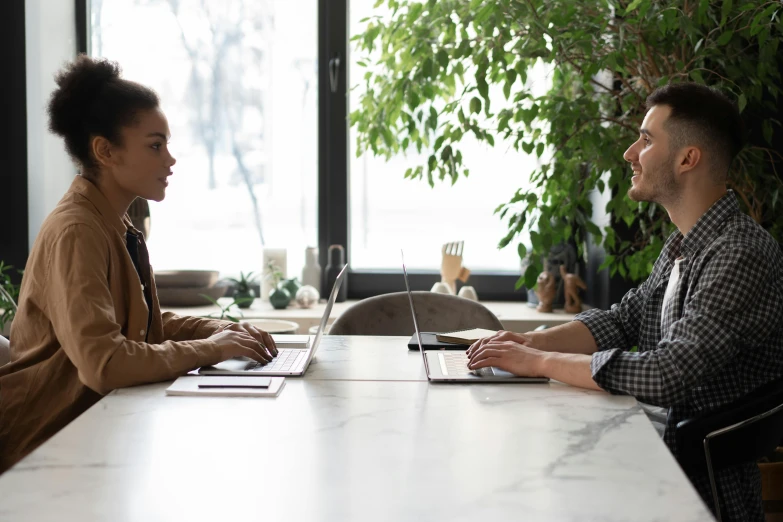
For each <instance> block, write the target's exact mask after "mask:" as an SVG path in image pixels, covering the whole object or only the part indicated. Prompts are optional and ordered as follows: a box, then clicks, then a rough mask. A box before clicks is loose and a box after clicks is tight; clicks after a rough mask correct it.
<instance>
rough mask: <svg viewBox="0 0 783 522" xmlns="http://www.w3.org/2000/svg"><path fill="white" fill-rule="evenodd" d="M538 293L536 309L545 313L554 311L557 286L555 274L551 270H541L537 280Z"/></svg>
mask: <svg viewBox="0 0 783 522" xmlns="http://www.w3.org/2000/svg"><path fill="white" fill-rule="evenodd" d="M536 282H537V284H536V295H537V296H538V306H537V307H536V310H538V311H539V312H544V313H552V303H553V302H554V300H555V294H556V293H557V288H555V276H553V275H552V274H550V273H549V272H541V274H539V276H538V279H537V280H536Z"/></svg>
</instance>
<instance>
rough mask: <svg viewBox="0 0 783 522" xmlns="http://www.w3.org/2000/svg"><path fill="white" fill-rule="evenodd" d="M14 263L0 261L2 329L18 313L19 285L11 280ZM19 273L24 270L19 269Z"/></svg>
mask: <svg viewBox="0 0 783 522" xmlns="http://www.w3.org/2000/svg"><path fill="white" fill-rule="evenodd" d="M13 269H14V267H13V266H12V265H6V264H5V263H4V262H3V261H0V330H2V329H3V328H5V325H6V324H8V323H10V322H11V321H12V320H13V319H14V316H15V315H16V310H17V307H16V302H17V301H18V300H19V288H20V286H19V285H16V284H14V283H13V281H12V280H11V271H12V270H13ZM17 273H19V275H22V274H23V273H24V271H22V270H17Z"/></svg>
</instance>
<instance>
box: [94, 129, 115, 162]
mask: <svg viewBox="0 0 783 522" xmlns="http://www.w3.org/2000/svg"><path fill="white" fill-rule="evenodd" d="M90 149H91V151H92V155H93V157H94V158H95V161H96V162H98V165H100V166H102V167H109V166H111V165H112V164H113V163H114V161H115V158H114V156H113V151H112V146H111V142H110V141H109V140H107V139H106V138H104V137H103V136H95V137H94V138H93V139H92V141H91V142H90Z"/></svg>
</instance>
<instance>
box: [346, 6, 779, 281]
mask: <svg viewBox="0 0 783 522" xmlns="http://www.w3.org/2000/svg"><path fill="white" fill-rule="evenodd" d="M381 6H383V7H382V10H383V11H379V14H378V15H377V16H373V17H370V18H367V19H365V20H364V23H365V24H366V25H365V26H364V31H363V32H362V33H361V34H358V35H356V36H354V37H353V38H352V41H353V45H354V48H355V50H356V52H358V53H359V54H360V55H361V57H360V61H359V65H360V66H364V67H366V72H365V73H364V77H363V83H364V87H365V88H366V90H365V92H364V93H363V94H362V95H361V98H360V102H359V107H357V108H356V109H355V110H354V111H353V112H352V113H351V125H352V126H354V127H355V128H356V130H357V136H358V137H357V154H362V153H364V152H366V151H369V152H371V153H373V154H375V155H379V156H385V157H387V158H390V157H392V156H394V155H397V154H401V153H406V152H409V151H413V150H415V151H418V152H420V153H422V152H423V153H427V154H428V156H426V158H427V159H426V161H425V162H424V163H423V164H418V165H414V166H411V167H410V168H409V169H407V171H406V172H405V173H404V177H406V178H410V179H416V180H420V179H424V178H426V180H427V182H428V183H429V184H430V185H434V184H435V182H436V180H441V181H444V180H448V181H450V182H451V183H456V182H457V181H458V180H459V178H460V177H461V176H468V174H469V173H470V170H469V168H468V167H469V166H468V165H465V164H464V163H463V158H462V153H461V152H460V149H459V148H460V144H461V143H462V142H463V141H464V140H465V139H466V137H467V136H472V137H473V138H475V139H476V140H478V141H479V142H484V143H486V144H488V145H489V146H498V147H504V148H511V149H514V150H517V151H524V152H525V153H526V154H533V153H535V154H536V155H537V156H538V158H539V159H540V163H539V167H538V168H536V169H534V170H533V171H532V172H530V173H529V174H530V176H529V180H530V183H529V185H528V186H526V187H522V188H520V189H519V190H517V191H516V192H515V193H514V194H511V195H506V196H505V197H504V198H503V199H507V201H506V202H505V203H501V204H499V205H498V207H497V209H496V211H495V212H496V213H497V214H498V216H499V218H500V219H502V220H505V221H506V222H507V225H508V233H507V235H506V236H505V237H503V238H502V239H500V241H499V248H505V247H506V246H508V245H510V244H512V243H516V247H517V250H518V252H519V255H520V257H523V258H524V257H526V256H529V255H530V251H529V248H528V246H530V247H532V251H533V253H534V254H535V255H532V256H530V265H529V266H528V268H527V270H526V272H525V274H523V276H522V277H520V279H519V281H518V282H517V287H520V286H522V285H523V284H524V285H525V286H527V287H528V288H531V287H533V286H534V285H535V280H536V277H537V275H538V273H540V272H541V270H542V268H543V267H542V259H541V258H542V256H544V255H546V254H547V253H548V252H549V250H550V248H551V247H552V246H553V245H556V244H559V243H561V242H564V241H572V242H574V243H575V244H576V245H577V248H578V250H579V254H580V255H583V256H584V255H586V250H587V242H588V241H589V240H590V239H592V240H593V241H595V242H596V243H597V244H600V245H602V246H603V247H604V249H605V250H606V252H607V256H606V263H605V264H604V266H608V267H609V268H610V270H611V272H612V274H614V273H615V272H619V274H620V275H621V276H623V277H625V278H628V279H630V280H633V281H638V280H641V279H643V278H645V277H647V276H648V275H649V273H650V271H651V270H652V265H653V263H654V261H655V259H656V258H657V256H658V254H659V253H660V250H661V248H662V246H663V243H664V241H665V238H666V237H667V236H668V234H669V233H670V232H671V230H672V225H671V223H670V221H669V219H668V216H667V214H666V213H665V211H664V210H663V209H662V208H660V207H659V206H658V205H655V204H649V203H635V202H633V201H631V200H630V199H629V198H628V197H627V196H626V193H627V190H628V188H629V187H630V170H629V168H628V166H627V163H626V162H625V160H623V158H622V154H623V151H624V150H625V149H626V148H627V146H629V145H630V144H631V143H633V142H634V141H635V140H636V139H637V137H638V128H639V126H640V124H641V121H642V119H643V116H644V101H645V98H646V97H647V95H648V94H650V93H651V92H652V91H653V90H654V89H655V88H656V87H658V86H661V85H665V84H667V83H670V82H680V81H695V82H699V83H703V84H709V85H714V86H717V87H718V88H720V89H722V90H723V91H724V92H726V93H727V94H728V95H729V96H730V97H732V98H733V99H734V100H736V101H737V104H738V107H739V109H740V111H741V112H742V113H743V115H744V116H745V117H746V120H748V121H750V122H755V123H757V127H758V128H757V129H754V134H751V136H750V138H751V143H750V145H749V146H748V147H746V148H745V149H744V150H743V151H742V153H741V154H740V156H739V157H738V159H737V161H735V164H734V165H733V167H732V172H731V183H730V184H731V187H732V188H733V189H734V190H735V191H736V192H737V194H738V195H739V197H740V199H741V201H742V204H743V206H744V207H745V210H746V211H747V212H748V213H749V214H750V215H751V216H752V217H753V218H754V219H755V220H756V221H758V222H759V223H761V224H762V225H763V226H765V227H766V228H767V229H768V230H769V231H770V232H771V233H772V234H773V236H774V237H776V238H777V239H778V241H780V240H781V239H783V213H781V212H780V211H779V210H780V209H779V208H778V207H777V205H778V204H779V201H778V199H779V194H780V190H781V185H782V183H781V178H780V175H779V172H778V171H777V169H778V168H779V166H780V165H779V163H780V160H781V159H783V156H781V155H780V154H779V153H778V152H776V151H775V150H774V149H773V148H771V147H770V145H771V143H772V141H773V134H774V133H776V132H778V133H779V132H780V128H781V123H780V121H778V120H777V119H775V115H776V114H777V107H776V102H777V99H778V96H779V95H780V92H781V91H780V83H781V74H780V59H779V58H778V47H779V45H780V41H781V39H782V38H783V30H782V29H783V25H782V24H781V14H783V12H782V11H783V7H782V6H781V3H780V2H779V1H766V2H765V1H759V2H755V1H754V2H750V1H740V2H733V1H732V0H723V1H720V2H718V1H715V0H673V1H653V0H633V1H621V0H583V1H582V0H580V1H578V2H576V1H573V0H500V1H497V2H486V1H483V0H438V1H435V0H428V1H426V2H416V1H413V0H386V1H384V0H379V1H378V2H377V3H376V7H381ZM541 62H543V63H544V64H546V65H547V66H548V67H549V68H550V69H551V71H552V72H551V75H550V77H551V86H550V87H549V88H548V90H547V91H546V92H545V93H544V94H542V95H535V94H534V93H533V90H532V88H531V84H530V82H528V81H527V77H528V72H529V71H530V70H531V67H532V66H533V65H535V64H536V63H541ZM401 174H402V173H401ZM474 175H475V173H474ZM596 191H597V192H599V193H605V197H606V198H607V199H608V203H607V204H606V207H605V210H606V212H607V213H608V214H609V216H610V222H609V224H608V226H605V227H604V228H601V227H599V226H598V225H597V224H596V223H595V222H594V221H593V201H594V197H595V192H596ZM500 197H503V196H500ZM599 213H600V212H599ZM621 229H626V232H624V233H621V234H618V230H621ZM527 234H529V242H528V241H527V239H525V236H526V235H527ZM526 243H527V244H526Z"/></svg>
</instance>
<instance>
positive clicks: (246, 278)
mask: <svg viewBox="0 0 783 522" xmlns="http://www.w3.org/2000/svg"><path fill="white" fill-rule="evenodd" d="M228 280H229V281H231V282H232V283H234V289H235V290H236V292H237V293H242V294H246V293H248V292H249V291H250V290H251V286H252V285H253V284H255V283H256V281H257V280H258V277H253V272H248V273H247V274H245V273H244V272H239V279H234V278H232V277H229V278H228Z"/></svg>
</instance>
